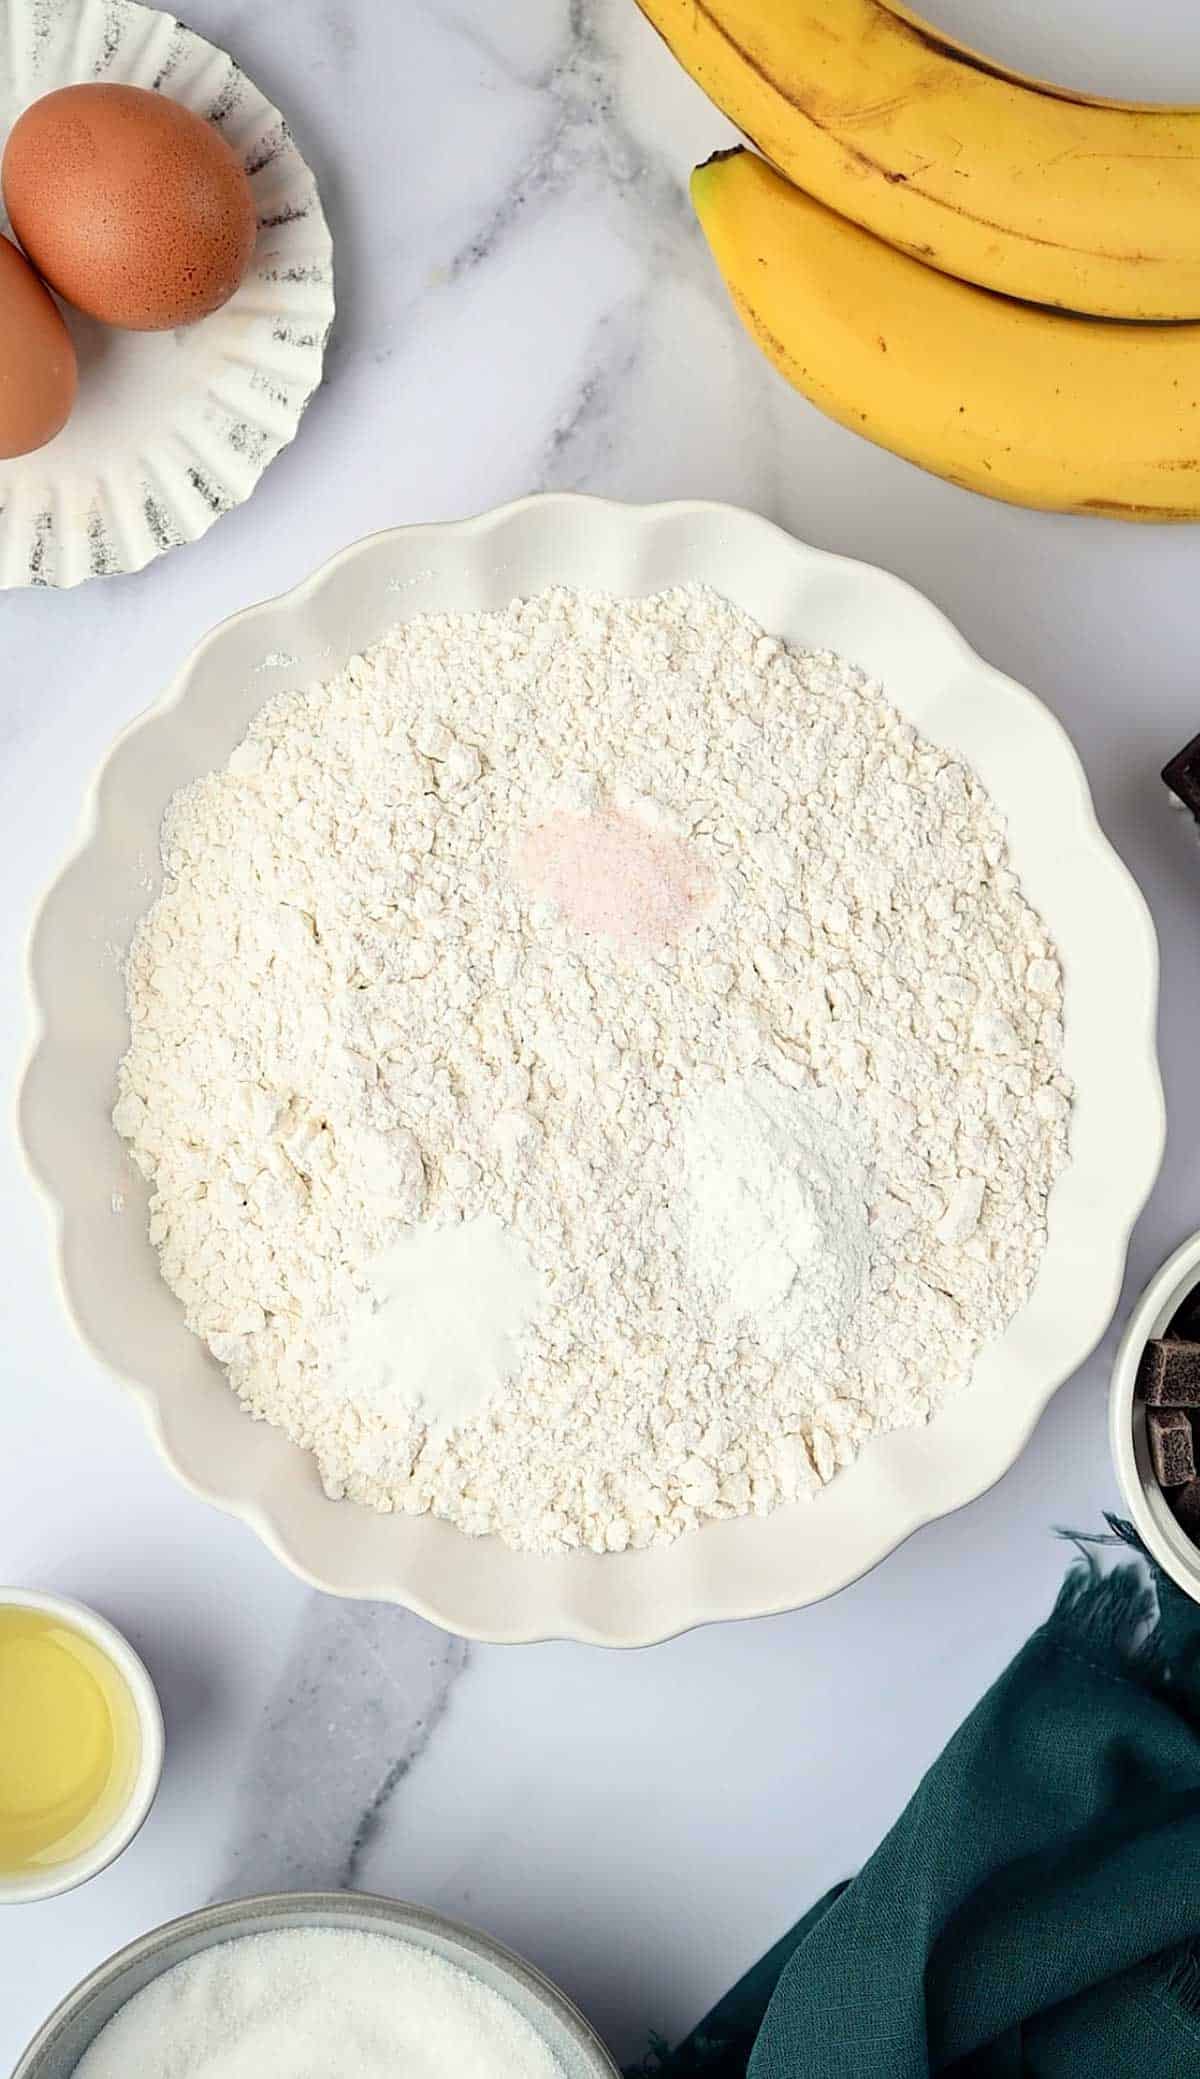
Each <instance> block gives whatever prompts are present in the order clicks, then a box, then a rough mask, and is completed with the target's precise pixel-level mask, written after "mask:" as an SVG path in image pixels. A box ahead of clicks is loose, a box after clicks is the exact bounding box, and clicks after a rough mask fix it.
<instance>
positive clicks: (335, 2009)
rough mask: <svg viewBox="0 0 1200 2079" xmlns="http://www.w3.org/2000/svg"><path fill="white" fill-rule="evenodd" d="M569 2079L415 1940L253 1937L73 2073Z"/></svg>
mask: <svg viewBox="0 0 1200 2079" xmlns="http://www.w3.org/2000/svg"><path fill="white" fill-rule="evenodd" d="M318 2072H319V2073H320V2075H321V2079H563V2073H562V2067H561V2065H560V2064H559V2062H558V2059H557V2058H556V2057H555V2056H554V2054H553V2052H552V2051H551V2050H550V2049H548V2047H547V2046H546V2044H545V2043H544V2042H543V2041H542V2039H541V2037H540V2036H539V2035H538V2034H537V2032H536V2031H535V2030H534V2028H533V2027H532V2026H531V2024H530V2023H529V2022H528V2021H526V2019H525V2017H524V2015H522V2014H519V2013H518V2012H517V2009H516V2008H515V2007H514V2006H512V2005H511V2003H510V2002H509V2001H508V2000H506V1999H503V1998H501V1996H500V1994H499V1993H496V1992H493V1991H492V1989H491V1987H490V1986H487V1985H483V1984H481V1983H480V1981H479V1980H478V1979H477V1978H473V1977H471V1976H470V1975H469V1973H468V1972H466V1971H464V1970H461V1969H460V1968H459V1967H458V1965H456V1964H450V1963H446V1962H444V1961H443V1960H442V1958H441V1957H438V1956H431V1955H430V1954H429V1953H428V1952H427V1951H426V1950H423V1949H418V1948H417V1947H416V1945H415V1944H414V1943H411V1942H405V1941H403V1940H399V1939H395V1938H393V1937H391V1936H388V1935H370V1934H361V1933H358V1932H357V1931H352V1930H350V1929H341V1928H303V1929H299V1928H298V1929H294V1930H285V1931H282V1932H280V1933H277V1934H267V1935H247V1936H245V1937H243V1938H242V1939H240V1940H236V1941H232V1942H222V1943H220V1944H218V1946H217V1947H216V1948H213V1949H204V1950H202V1951H201V1952H200V1953H199V1955H197V1956H192V1957H189V1958H188V1959H187V1960H186V1961H185V1962H184V1963H178V1964H176V1965H175V1966H174V1967H173V1969H171V1970H169V1971H164V1973H163V1975H162V1976H161V1977H160V1978H156V1979H155V1980H154V1981H153V1983H152V1984H150V1985H148V1986H146V1987H145V1989H144V1990H143V1991H142V1992H139V1993H136V1994H135V1995H134V1997H133V1999H131V2000H129V2001H127V2003H126V2005H125V2006H123V2007H122V2008H121V2009H120V2011H119V2012H118V2013H117V2014H115V2015H114V2016H113V2018H112V2020H111V2021H110V2022H109V2023H108V2025H107V2027H105V2028H103V2029H102V2030H101V2031H100V2034H99V2035H98V2036H97V2038H96V2040H95V2042H94V2043H93V2044H92V2046H91V2048H90V2050H87V2051H85V2052H84V2055H83V2057H82V2059H81V2061H80V2063H79V2064H78V2065H77V2066H76V2068H75V2079H130V2075H131V2074H133V2073H136V2074H137V2079H312V2075H313V2074H314V2073H318Z"/></svg>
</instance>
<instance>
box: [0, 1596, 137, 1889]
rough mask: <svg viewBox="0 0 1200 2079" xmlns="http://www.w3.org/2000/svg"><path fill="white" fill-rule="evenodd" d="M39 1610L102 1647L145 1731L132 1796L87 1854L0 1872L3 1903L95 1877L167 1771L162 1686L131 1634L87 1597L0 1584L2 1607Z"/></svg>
mask: <svg viewBox="0 0 1200 2079" xmlns="http://www.w3.org/2000/svg"><path fill="white" fill-rule="evenodd" d="M3 1609H10V1610H11V1609H19V1610H40V1611H41V1612H42V1613H43V1614H44V1615H45V1616H47V1617H57V1618H59V1619H60V1620H61V1621H62V1623H63V1624H64V1625H68V1626H70V1628H71V1629H72V1630H74V1631H77V1632H82V1634H83V1636H84V1638H85V1639H90V1640H91V1642H92V1644H93V1645H94V1646H95V1647H96V1648H97V1650H98V1651H99V1652H101V1653H103V1654H104V1655H105V1656H106V1657H107V1658H108V1659H109V1660H110V1661H111V1662H112V1664H113V1666H114V1667H115V1668H116V1670H117V1673H118V1674H119V1675H120V1676H121V1677H122V1679H123V1681H124V1683H125V1686H126V1688H127V1689H128V1691H129V1694H130V1696H131V1697H132V1698H133V1702H134V1708H135V1710H136V1712H137V1719H138V1728H139V1731H140V1733H141V1743H142V1745H141V1757H140V1759H139V1762H138V1772H137V1777H136V1780H135V1782H134V1785H133V1789H132V1790H131V1792H130V1794H129V1798H128V1800H127V1802H126V1803H125V1805H124V1806H123V1807H122V1809H121V1811H120V1812H119V1813H118V1814H117V1817H116V1818H115V1819H114V1820H113V1823H112V1825H111V1826H110V1827H109V1828H108V1830H107V1832H106V1833H103V1834H101V1836H100V1838H99V1840H98V1841H94V1842H93V1844H92V1846H91V1847H90V1848H89V1849H87V1850H86V1852H85V1853H84V1854H82V1855H76V1856H73V1857H72V1858H71V1859H70V1861H69V1862H61V1863H56V1864H55V1865H54V1867H53V1868H52V1869H46V1870H44V1871H36V1870H35V1871H31V1872H28V1873H26V1874H24V1875H22V1876H18V1877H13V1876H4V1875H3V1874H0V1905H4V1906H9V1905H27V1904H28V1903H29V1902H30V1901H31V1900H33V1899H51V1898H55V1897H57V1895H58V1894H59V1892H63V1891H74V1889H75V1887H76V1885H78V1884H86V1883H87V1881H88V1878H89V1877H96V1876H98V1875H99V1873H100V1871H101V1870H106V1869H107V1868H108V1866H109V1864H110V1863H111V1862H115V1861H116V1859H117V1857H118V1855H123V1854H124V1852H125V1850H126V1848H128V1846H129V1843H130V1842H131V1841H132V1840H133V1838H134V1835H135V1834H137V1833H138V1832H139V1831H140V1829H141V1826H142V1823H143V1821H144V1820H145V1818H146V1815H147V1813H148V1812H149V1810H150V1807H151V1805H152V1804H153V1803H154V1799H155V1795H156V1793H157V1791H158V1785H159V1778H160V1777H161V1775H162V1765H163V1748H164V1745H165V1736H164V1732H163V1715H162V1706H161V1705H160V1703H159V1701H158V1692H157V1690H156V1689H155V1687H154V1684H153V1682H152V1681H151V1680H150V1677H149V1675H148V1673H147V1671H146V1667H145V1663H144V1662H143V1661H142V1660H141V1659H140V1658H139V1656H138V1655H137V1654H136V1653H135V1652H134V1650H133V1647H132V1646H131V1645H130V1643H129V1641H128V1639H126V1638H124V1637H123V1636H122V1634H121V1633H120V1632H119V1631H118V1630H117V1629H116V1626H115V1625H112V1624H110V1623H109V1622H108V1620H107V1618H105V1617H100V1616H98V1615H97V1614H96V1612H95V1610H89V1609H88V1608H87V1606H86V1605H85V1604H84V1603H76V1602H72V1601H71V1600H70V1599H69V1597H67V1596H65V1595H43V1594H42V1593H41V1592H40V1591H39V1590H37V1589H31V1588H4V1587H0V1610H3Z"/></svg>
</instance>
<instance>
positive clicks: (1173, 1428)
mask: <svg viewBox="0 0 1200 2079" xmlns="http://www.w3.org/2000/svg"><path fill="white" fill-rule="evenodd" d="M1146 1431H1147V1434H1148V1436H1149V1438H1150V1456H1151V1458H1152V1460H1153V1461H1154V1471H1155V1473H1156V1475H1157V1477H1158V1483H1159V1485H1160V1487H1182V1486H1183V1483H1184V1481H1185V1480H1194V1479H1195V1477H1196V1454H1195V1451H1194V1449H1193V1447H1192V1425H1191V1423H1190V1422H1189V1420H1188V1417H1187V1411H1186V1409H1184V1408H1147V1410H1146Z"/></svg>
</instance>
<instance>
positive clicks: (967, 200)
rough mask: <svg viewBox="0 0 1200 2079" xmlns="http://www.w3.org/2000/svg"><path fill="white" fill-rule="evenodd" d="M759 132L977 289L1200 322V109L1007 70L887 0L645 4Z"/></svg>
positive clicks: (868, 217)
mask: <svg viewBox="0 0 1200 2079" xmlns="http://www.w3.org/2000/svg"><path fill="white" fill-rule="evenodd" d="M638 4H639V5H640V7H641V9H642V12H643V13H644V14H645V15H646V16H647V17H648V18H649V20H650V21H651V22H653V24H654V26H655V28H657V29H658V30H659V32H660V33H661V35H662V36H663V37H664V39H665V40H666V42H667V43H668V45H669V46H670V48H671V50H672V51H674V53H675V55H676V57H677V58H678V59H679V60H680V62H681V63H682V64H683V65H684V66H685V67H686V68H687V70H688V71H689V72H690V73H691V74H692V77H693V78H694V79H695V80H696V81H697V82H698V83H699V85H700V86H702V87H703V88H704V90H705V92H706V93H707V94H708V95H710V96H711V98H712V100H714V101H715V102H716V103H717V104H718V106H719V107H721V108H723V109H724V110H725V113H726V114H727V115H729V116H731V117H732V119H733V121H734V122H735V123H736V124H737V125H738V127H739V129H741V130H742V131H744V132H745V134H746V136H747V137H749V138H750V140H751V142H752V143H753V144H755V145H757V147H758V149H759V150H760V151H761V152H762V153H763V154H764V156H765V157H766V158H768V159H769V160H770V161H771V163H772V164H773V165H775V166H778V167H779V169H780V171H781V172H783V173H786V174H787V176H788V178H789V179H790V180H793V181H795V182H796V183H797V185H798V186H800V187H802V188H806V189H807V190H808V191H809V193H810V194H813V195H816V196H818V197H819V199H820V200H821V201H822V202H827V203H828V204H829V206H830V208H831V209H836V210H837V211H838V212H839V214H840V215H842V216H847V217H852V218H853V219H854V221H855V222H856V223H859V224H864V225H866V227H867V229H868V230H870V231H874V232H876V233H877V235H878V236H879V237H881V238H886V239H887V240H888V242H889V244H891V245H895V246H899V247H901V248H902V249H903V250H904V251H905V252H908V253H913V254H915V255H916V257H917V258H918V259H921V260H925V261H927V262H928V263H929V264H930V265H931V266H934V267H940V268H941V269H942V270H943V271H944V272H945V273H947V274H955V275H958V276H959V277H960V278H961V279H962V280H964V281H973V282H980V283H982V284H983V286H984V287H985V288H989V289H998V290H1000V291H1001V292H1002V293H1003V294H1005V295H1009V296H1018V297H1023V298H1025V299H1026V300H1027V301H1030V302H1034V303H1045V304H1051V305H1057V306H1059V307H1061V308H1064V309H1067V310H1077V311H1091V312H1094V313H1096V314H1098V315H1103V316H1109V317H1123V318H1194V317H1200V109H1196V108H1162V107H1148V106H1146V105H1145V104H1140V103H1135V102H1116V101H1101V100H1099V99H1092V98H1089V97H1088V96H1086V95H1081V94H1073V93H1070V92H1068V91H1066V90H1065V89H1063V88H1060V87H1053V86H1049V85H1047V84H1045V83H1044V82H1042V81H1039V80H1032V79H1025V78H1023V77H1022V75H1021V74H1019V73H1014V72H1009V71H1006V70H1005V69H1004V68H1003V67H1002V66H999V65H994V64H992V63H991V61H990V60H989V59H987V58H983V57H980V56H979V55H978V54H977V53H976V52H974V51H971V50H969V49H968V48H967V47H966V46H965V45H962V44H957V43H954V42H953V41H952V40H950V39H949V38H947V37H943V36H940V35H939V34H938V33H937V31H936V30H934V29H932V28H930V27H929V25H928V24H927V23H925V22H922V21H921V20H920V19H919V18H918V17H917V16H915V15H912V14H910V13H908V11H907V10H906V9H903V8H901V7H900V6H899V5H895V6H889V5H888V4H886V0H638Z"/></svg>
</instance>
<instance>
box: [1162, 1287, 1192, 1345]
mask: <svg viewBox="0 0 1200 2079" xmlns="http://www.w3.org/2000/svg"><path fill="white" fill-rule="evenodd" d="M1166 1334H1167V1336H1168V1337H1169V1338H1170V1339H1171V1341H1172V1342H1182V1343H1200V1286H1197V1285H1193V1287H1192V1289H1191V1291H1190V1292H1189V1293H1188V1296H1187V1298H1186V1299H1183V1300H1180V1302H1179V1305H1178V1306H1177V1307H1176V1309H1175V1312H1174V1313H1173V1314H1172V1316H1171V1319H1170V1321H1169V1322H1168V1324H1167V1328H1166Z"/></svg>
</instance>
